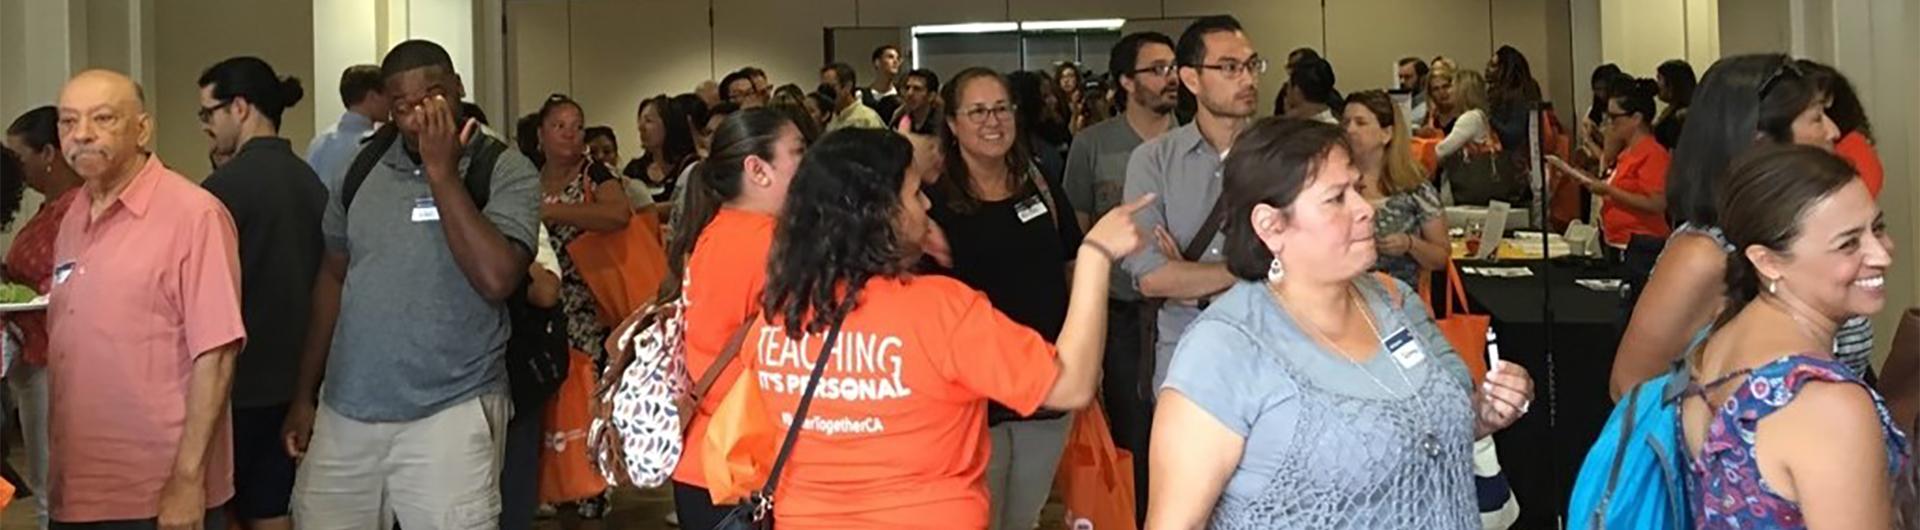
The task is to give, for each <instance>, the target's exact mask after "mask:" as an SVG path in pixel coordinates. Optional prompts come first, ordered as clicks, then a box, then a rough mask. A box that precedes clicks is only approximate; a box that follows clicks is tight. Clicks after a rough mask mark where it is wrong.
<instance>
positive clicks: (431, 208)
mask: <svg viewBox="0 0 1920 530" xmlns="http://www.w3.org/2000/svg"><path fill="white" fill-rule="evenodd" d="M439 220H440V207H439V206H435V205H434V204H433V197H421V198H418V199H414V200H413V222H416V223H424V222H428V221H439Z"/></svg>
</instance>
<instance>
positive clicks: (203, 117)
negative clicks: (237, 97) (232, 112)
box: [200, 98, 234, 125]
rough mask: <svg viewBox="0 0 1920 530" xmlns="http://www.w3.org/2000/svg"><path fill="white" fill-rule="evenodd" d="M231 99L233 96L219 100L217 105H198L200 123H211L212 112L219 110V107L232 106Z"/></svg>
mask: <svg viewBox="0 0 1920 530" xmlns="http://www.w3.org/2000/svg"><path fill="white" fill-rule="evenodd" d="M233 100H234V98H227V99H223V100H220V104H219V105H214V106H211V107H200V124H201V125H207V124H210V123H213V114H214V113H216V112H220V109H224V108H227V107H231V106H233Z"/></svg>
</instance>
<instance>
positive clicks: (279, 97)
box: [199, 57, 307, 129]
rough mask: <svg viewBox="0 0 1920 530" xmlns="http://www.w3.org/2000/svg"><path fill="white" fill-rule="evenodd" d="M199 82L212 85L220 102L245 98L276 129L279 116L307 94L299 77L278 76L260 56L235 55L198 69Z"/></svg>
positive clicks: (214, 96)
mask: <svg viewBox="0 0 1920 530" xmlns="http://www.w3.org/2000/svg"><path fill="white" fill-rule="evenodd" d="M199 86H201V87H203V88H205V87H211V88H213V99H217V100H220V101H222V102H227V101H233V100H234V99H245V100H247V104H248V105H252V106H253V108H254V109H256V110H259V111H260V113H261V114H263V115H265V116H266V117H267V121H268V122H271V123H273V128H275V129H279V128H280V116H281V114H284V113H285V112H286V110H287V107H291V106H293V104H294V103H299V102H300V98H302V97H305V96H306V94H307V93H306V91H305V90H303V89H301V88H300V79H299V78H296V77H293V76H287V77H280V75H279V74H276V73H274V72H273V66H271V65H268V64H267V62H266V61H262V60H260V58H259V57H234V58H232V59H227V60H225V61H220V62H218V63H214V65H213V66H210V67H207V69H206V71H203V72H200V82H199Z"/></svg>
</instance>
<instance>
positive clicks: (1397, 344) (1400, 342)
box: [1384, 328, 1427, 368]
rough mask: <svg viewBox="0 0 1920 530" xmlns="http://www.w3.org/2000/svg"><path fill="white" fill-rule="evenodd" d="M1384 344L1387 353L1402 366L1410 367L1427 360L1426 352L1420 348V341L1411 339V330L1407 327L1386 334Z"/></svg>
mask: <svg viewBox="0 0 1920 530" xmlns="http://www.w3.org/2000/svg"><path fill="white" fill-rule="evenodd" d="M1384 344H1385V346H1386V347H1387V354H1388V355H1392V356H1393V360H1394V361H1395V362H1398V363H1400V367H1402V368H1412V367H1414V366H1416V365H1419V364H1420V362H1421V361H1425V360H1427V352H1425V351H1422V350H1421V349H1420V341H1417V340H1413V332H1412V331H1409V330H1407V328H1400V331H1395V332H1393V334H1392V335H1388V336H1387V340H1386V342H1385V343H1384Z"/></svg>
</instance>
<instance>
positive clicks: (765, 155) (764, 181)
mask: <svg viewBox="0 0 1920 530" xmlns="http://www.w3.org/2000/svg"><path fill="white" fill-rule="evenodd" d="M805 149H806V141H805V140H804V139H802V138H801V136H800V129H799V128H798V127H796V126H794V124H793V121H792V120H790V119H788V118H787V117H786V115H785V114H783V113H781V112H779V111H775V110H772V109H748V110H744V111H741V112H738V113H735V114H733V115H731V116H728V117H727V119H726V121H724V122H722V123H721V124H720V127H719V128H718V129H716V130H715V131H714V134H713V143H712V144H711V147H710V150H709V155H708V157H707V160H706V162H704V163H702V164H701V165H700V170H699V171H697V172H695V173H694V174H693V176H694V177H695V178H691V179H688V182H686V183H685V184H686V185H687V186H689V187H688V189H687V195H686V197H687V211H686V212H685V217H683V218H682V219H681V222H680V225H679V226H676V227H674V230H675V233H674V238H673V244H672V247H671V248H669V249H668V254H667V256H668V259H669V260H670V261H671V263H669V267H668V270H670V271H685V273H684V274H682V275H681V276H679V277H675V278H669V279H668V281H665V282H662V283H661V286H662V287H665V289H663V290H662V291H661V299H662V300H672V299H674V298H677V297H679V296H680V295H681V294H682V292H683V291H684V293H685V295H686V299H687V307H686V313H685V314H684V315H683V316H684V317H685V318H686V323H687V328H686V332H685V333H686V335H685V337H686V356H687V371H688V372H689V373H691V374H693V376H694V377H695V378H698V377H700V376H701V375H703V374H705V373H706V372H707V370H708V369H709V368H710V367H712V366H713V364H714V362H715V361H717V360H719V357H720V353H721V350H723V349H724V348H726V346H727V343H728V339H730V338H732V336H733V334H734V331H735V330H738V329H739V328H740V326H744V325H746V324H747V321H748V320H749V319H751V318H753V316H754V315H755V314H757V313H758V308H757V307H756V305H757V304H758V302H759V299H760V289H761V286H762V285H765V283H766V263H767V252H768V249H769V248H770V247H772V245H773V223H774V216H776V215H779V214H780V209H781V205H782V204H783V203H785V202H786V197H787V185H788V184H789V183H791V182H792V181H793V174H794V171H795V169H796V168H798V167H799V165H800V154H801V152H802V151H804V150H805ZM740 366H741V363H739V362H733V363H729V366H727V367H726V368H724V369H723V370H724V372H722V374H723V375H722V376H721V377H719V378H718V379H715V384H714V386H713V388H712V389H710V390H708V392H707V393H706V396H707V397H706V398H704V399H702V401H701V402H700V404H699V408H698V409H697V410H696V411H695V412H694V416H693V419H692V427H691V428H690V429H689V431H688V436H689V437H688V438H687V439H688V440H693V441H694V442H692V443H688V444H686V447H685V449H684V453H683V454H682V455H681V458H680V465H679V467H678V468H676V469H674V473H673V501H674V502H673V504H674V511H675V514H676V515H678V516H679V518H680V525H681V528H697V529H706V528H713V527H714V525H716V524H718V523H719V521H720V517H721V516H722V515H725V514H726V512H727V510H729V509H731V508H732V507H731V506H714V504H713V499H712V497H710V496H709V495H708V493H707V489H706V485H707V481H706V477H705V475H704V474H703V473H702V472H701V467H700V463H701V461H702V453H703V451H702V446H701V444H700V443H698V440H700V439H701V438H703V437H704V436H705V433H706V430H707V421H708V420H709V419H710V418H711V417H712V415H713V411H714V407H716V406H718V405H719V402H720V398H719V396H724V395H726V393H727V389H728V387H729V386H731V382H732V381H733V380H734V377H735V376H737V374H739V373H740V372H739V371H740Z"/></svg>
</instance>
